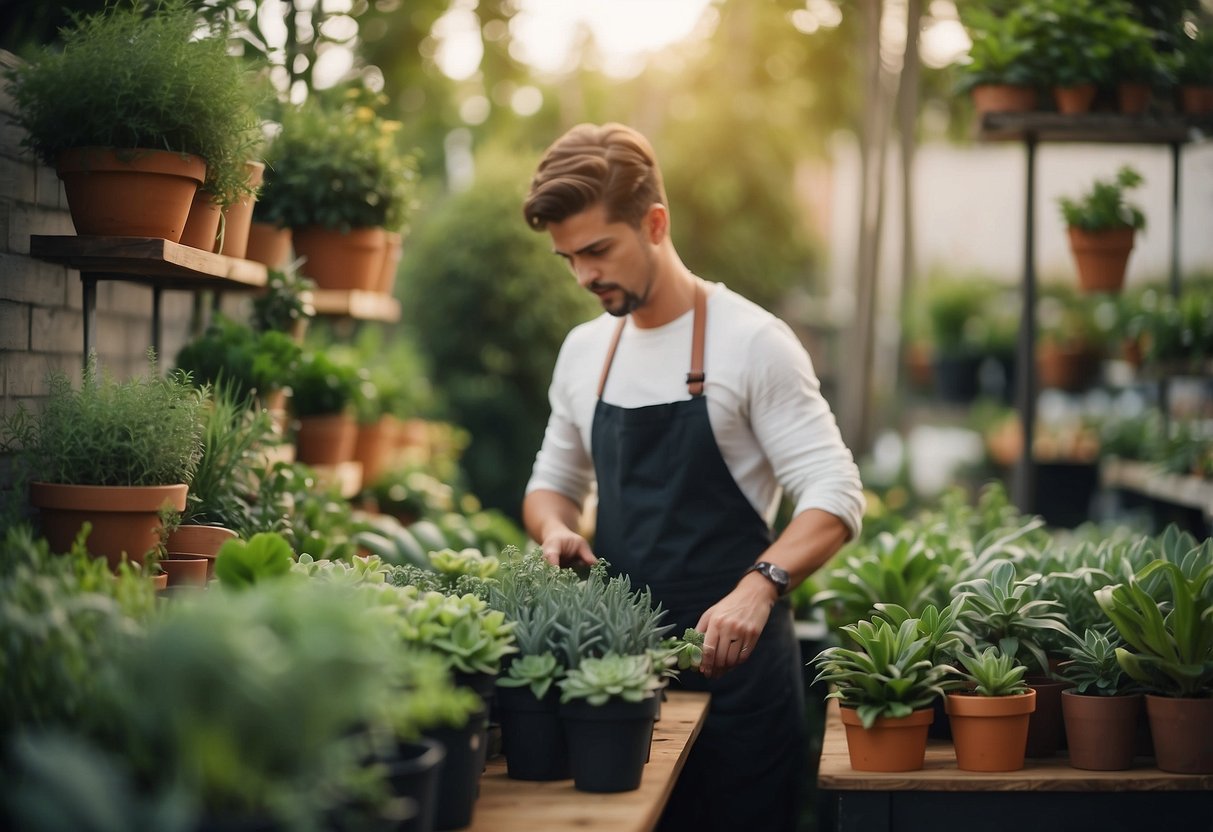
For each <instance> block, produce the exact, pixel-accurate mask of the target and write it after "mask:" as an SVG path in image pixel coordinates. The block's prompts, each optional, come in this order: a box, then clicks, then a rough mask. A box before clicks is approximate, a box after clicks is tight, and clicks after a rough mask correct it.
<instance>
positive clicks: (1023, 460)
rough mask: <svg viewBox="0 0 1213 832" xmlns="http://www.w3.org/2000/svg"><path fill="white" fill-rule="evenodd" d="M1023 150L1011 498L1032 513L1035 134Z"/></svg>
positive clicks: (1034, 403)
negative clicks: (1017, 430)
mask: <svg viewBox="0 0 1213 832" xmlns="http://www.w3.org/2000/svg"><path fill="white" fill-rule="evenodd" d="M1025 147H1026V150H1027V186H1026V187H1025V189H1024V197H1025V198H1024V205H1025V207H1024V231H1023V292H1022V295H1023V298H1022V311H1021V312H1020V320H1019V343H1018V346H1017V348H1016V357H1015V402H1016V406H1017V407H1018V409H1019V422H1020V426H1021V428H1022V433H1023V449H1022V451H1021V453H1020V458H1019V465H1018V467H1017V469H1016V471H1015V477H1014V482H1013V490H1012V497H1013V498H1014V500H1015V504H1016V505H1017V506H1019V510H1020V511H1021V512H1023V513H1024V514H1032V513H1034V512H1035V511H1036V463H1035V460H1034V459H1033V457H1032V444H1033V437H1034V435H1035V432H1036V229H1035V206H1036V134H1034V133H1028V135H1027V138H1026V139H1025Z"/></svg>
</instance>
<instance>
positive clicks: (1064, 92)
mask: <svg viewBox="0 0 1213 832" xmlns="http://www.w3.org/2000/svg"><path fill="white" fill-rule="evenodd" d="M1096 91H1097V87H1096V86H1095V85H1094V84H1075V85H1074V86H1072V87H1054V88H1053V101H1054V103H1056V104H1057V112H1059V113H1064V114H1065V115H1078V114H1079V113H1089V112H1091V105H1092V104H1093V103H1094V102H1095V93H1096Z"/></svg>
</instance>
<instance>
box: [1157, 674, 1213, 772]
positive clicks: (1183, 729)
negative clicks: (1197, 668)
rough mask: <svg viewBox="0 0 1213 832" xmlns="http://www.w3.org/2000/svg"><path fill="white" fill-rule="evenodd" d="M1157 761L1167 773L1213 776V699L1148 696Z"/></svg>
mask: <svg viewBox="0 0 1213 832" xmlns="http://www.w3.org/2000/svg"><path fill="white" fill-rule="evenodd" d="M1146 713H1147V714H1148V715H1149V718H1150V736H1151V737H1153V738H1154V759H1155V761H1156V762H1157V763H1158V767H1159V768H1160V769H1162V770H1163V771H1170V772H1174V773H1176V774H1213V699H1208V698H1206V699H1186V698H1180V697H1173V696H1155V695H1154V694H1151V693H1148V694H1146Z"/></svg>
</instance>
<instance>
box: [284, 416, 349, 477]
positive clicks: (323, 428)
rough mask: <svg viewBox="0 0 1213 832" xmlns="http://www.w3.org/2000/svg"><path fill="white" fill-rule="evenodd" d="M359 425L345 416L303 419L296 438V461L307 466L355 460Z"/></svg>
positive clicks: (336, 463)
mask: <svg viewBox="0 0 1213 832" xmlns="http://www.w3.org/2000/svg"><path fill="white" fill-rule="evenodd" d="M357 441H358V423H357V422H355V421H354V417H353V416H348V415H346V414H344V413H339V414H334V415H331V416H302V417H300V419H299V432H298V434H297V435H296V436H295V459H296V460H298V461H299V462H302V463H305V464H307V465H340V464H341V463H342V462H349V461H350V460H351V459H353V458H354V445H355V444H356V443H357Z"/></svg>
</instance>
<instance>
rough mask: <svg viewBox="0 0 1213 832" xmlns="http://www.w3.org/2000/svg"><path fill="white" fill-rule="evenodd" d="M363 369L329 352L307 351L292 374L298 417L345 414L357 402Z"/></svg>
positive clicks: (292, 403) (294, 400) (292, 400)
mask: <svg viewBox="0 0 1213 832" xmlns="http://www.w3.org/2000/svg"><path fill="white" fill-rule="evenodd" d="M360 380H361V379H360V376H359V369H358V367H356V366H354V365H353V364H350V363H346V362H343V361H339V360H337V359H335V358H333V357H332V356H330V355H329V354H328V353H327V352H320V351H315V352H308V353H304V355H303V357H302V358H301V359H300V360H299V364H298V366H297V367H296V368H295V372H294V374H293V375H292V376H291V408H292V410H294V412H295V415H296V416H328V415H331V414H335V413H343V412H345V410H346V409H347V408H349V407H350V406H351V405H352V404H353V401H354V395H355V392H356V391H357V389H358V385H359V383H360Z"/></svg>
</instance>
